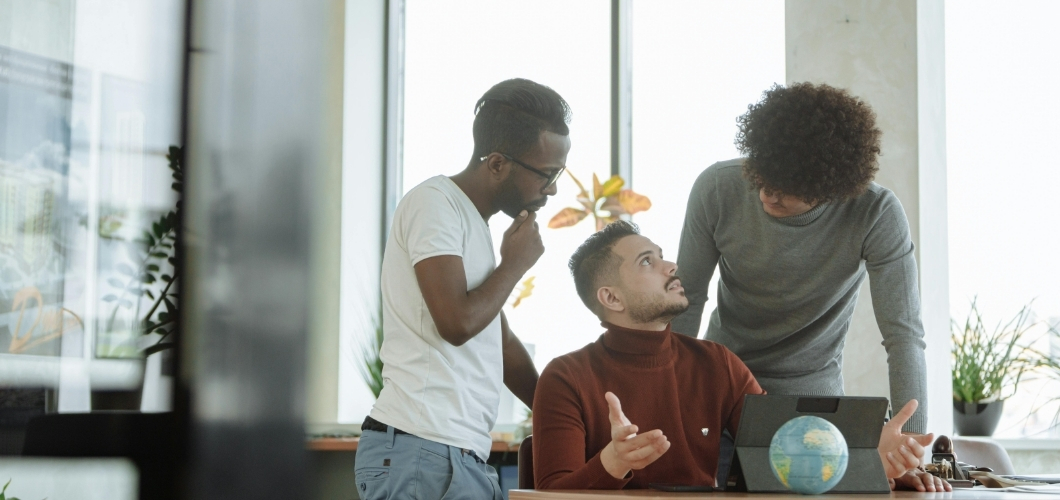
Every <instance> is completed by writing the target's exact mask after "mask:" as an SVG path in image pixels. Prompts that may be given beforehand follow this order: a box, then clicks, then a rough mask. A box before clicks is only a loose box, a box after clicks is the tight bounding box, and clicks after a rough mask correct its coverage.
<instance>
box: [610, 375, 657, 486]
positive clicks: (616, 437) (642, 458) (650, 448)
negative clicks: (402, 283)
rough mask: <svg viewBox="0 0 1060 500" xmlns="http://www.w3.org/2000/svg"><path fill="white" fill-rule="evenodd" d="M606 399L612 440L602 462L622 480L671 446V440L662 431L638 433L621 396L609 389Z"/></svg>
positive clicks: (611, 472)
mask: <svg viewBox="0 0 1060 500" xmlns="http://www.w3.org/2000/svg"><path fill="white" fill-rule="evenodd" d="M604 399H606V400H607V407H608V414H607V417H608V419H609V420H610V421H611V442H610V443H609V444H608V445H607V447H606V448H604V449H603V451H601V452H600V463H601V464H603V466H604V470H606V471H607V473H608V474H611V476H612V477H614V478H616V479H622V478H624V477H626V475H627V474H629V471H631V470H640V469H643V468H645V467H647V466H648V465H649V464H651V463H652V462H654V461H655V460H657V459H658V458H659V457H661V456H662V454H663V453H666V450H669V449H670V441H668V440H667V439H666V436H665V435H663V433H662V431H661V430H658V429H656V430H653V431H649V432H645V433H644V434H637V430H638V429H637V426H636V425H633V424H631V423H630V422H629V419H628V418H626V415H625V414H624V413H622V403H621V402H619V400H618V396H615V395H614V394H613V393H611V392H608V393H606V394H604Z"/></svg>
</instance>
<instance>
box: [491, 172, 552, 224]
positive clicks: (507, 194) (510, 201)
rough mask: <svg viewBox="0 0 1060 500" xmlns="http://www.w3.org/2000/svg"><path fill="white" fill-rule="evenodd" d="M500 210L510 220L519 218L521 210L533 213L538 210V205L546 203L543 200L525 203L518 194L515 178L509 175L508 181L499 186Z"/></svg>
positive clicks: (520, 194)
mask: <svg viewBox="0 0 1060 500" xmlns="http://www.w3.org/2000/svg"><path fill="white" fill-rule="evenodd" d="M498 199H499V200H500V209H501V212H504V214H505V215H507V216H508V217H511V218H513V219H514V218H516V217H518V216H519V212H522V211H523V210H529V211H534V210H537V209H538V208H539V205H543V204H544V203H545V201H547V197H546V198H545V199H539V200H533V201H530V202H527V201H525V200H524V199H523V196H522V193H520V192H519V187H518V186H516V185H515V176H514V175H510V176H508V179H507V180H505V181H504V184H503V185H501V192H500V196H498Z"/></svg>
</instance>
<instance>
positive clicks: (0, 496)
mask: <svg viewBox="0 0 1060 500" xmlns="http://www.w3.org/2000/svg"><path fill="white" fill-rule="evenodd" d="M8 486H11V480H10V479H8V480H7V484H5V485H4V489H3V490H0V500H18V498H17V497H11V498H8V497H7V487H8Z"/></svg>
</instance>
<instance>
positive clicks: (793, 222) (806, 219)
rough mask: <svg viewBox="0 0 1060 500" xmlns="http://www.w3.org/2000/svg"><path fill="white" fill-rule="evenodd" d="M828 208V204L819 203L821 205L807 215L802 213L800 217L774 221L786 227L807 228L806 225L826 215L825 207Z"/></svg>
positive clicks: (781, 218)
mask: <svg viewBox="0 0 1060 500" xmlns="http://www.w3.org/2000/svg"><path fill="white" fill-rule="evenodd" d="M827 206H828V204H827V203H819V204H817V206H815V207H813V208H811V209H810V210H809V211H807V212H805V213H801V214H799V215H792V216H791V217H780V218H776V217H774V218H773V220H775V221H777V222H779V223H781V224H784V225H786V226H805V225H807V224H809V223H811V222H813V221H815V220H817V218H818V217H820V216H821V214H823V213H824V210H825V207H827ZM767 215H768V214H767Z"/></svg>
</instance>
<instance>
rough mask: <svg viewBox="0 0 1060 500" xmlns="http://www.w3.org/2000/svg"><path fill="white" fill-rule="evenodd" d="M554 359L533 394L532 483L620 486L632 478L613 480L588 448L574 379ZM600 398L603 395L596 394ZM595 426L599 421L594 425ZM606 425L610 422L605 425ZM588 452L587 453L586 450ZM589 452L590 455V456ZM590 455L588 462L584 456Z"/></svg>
mask: <svg viewBox="0 0 1060 500" xmlns="http://www.w3.org/2000/svg"><path fill="white" fill-rule="evenodd" d="M566 368H567V367H566V366H564V365H563V364H562V363H561V362H559V361H558V360H556V361H553V362H551V363H549V364H548V366H547V367H545V370H544V372H542V373H541V379H540V380H538V382H537V391H536V392H535V394H534V483H535V487H536V488H537V489H541V490H544V489H568V490H584V489H613V490H617V489H621V488H622V487H623V486H625V485H626V483H628V482H629V480H630V479H631V478H632V477H633V474H632V473H630V474H627V475H626V477H625V478H622V479H615V478H614V477H612V476H611V474H609V473H608V472H607V470H605V469H604V466H603V464H602V463H601V462H600V451H602V450H594V451H589V450H586V449H585V446H586V441H587V440H586V428H587V426H588V425H594V423H593V422H585V420H584V418H583V415H584V414H583V412H582V404H581V398H580V396H579V395H578V391H577V390H576V389H575V384H576V380H577V379H575V378H574V377H572V376H571V374H570V372H569V370H567V369H566ZM600 397H601V398H603V397H604V396H603V394H601V395H600ZM596 425H599V424H596ZM608 425H610V424H608ZM587 451H588V453H587ZM590 454H591V455H590ZM586 456H591V457H592V458H590V459H589V460H588V461H586V459H585V457H586Z"/></svg>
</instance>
